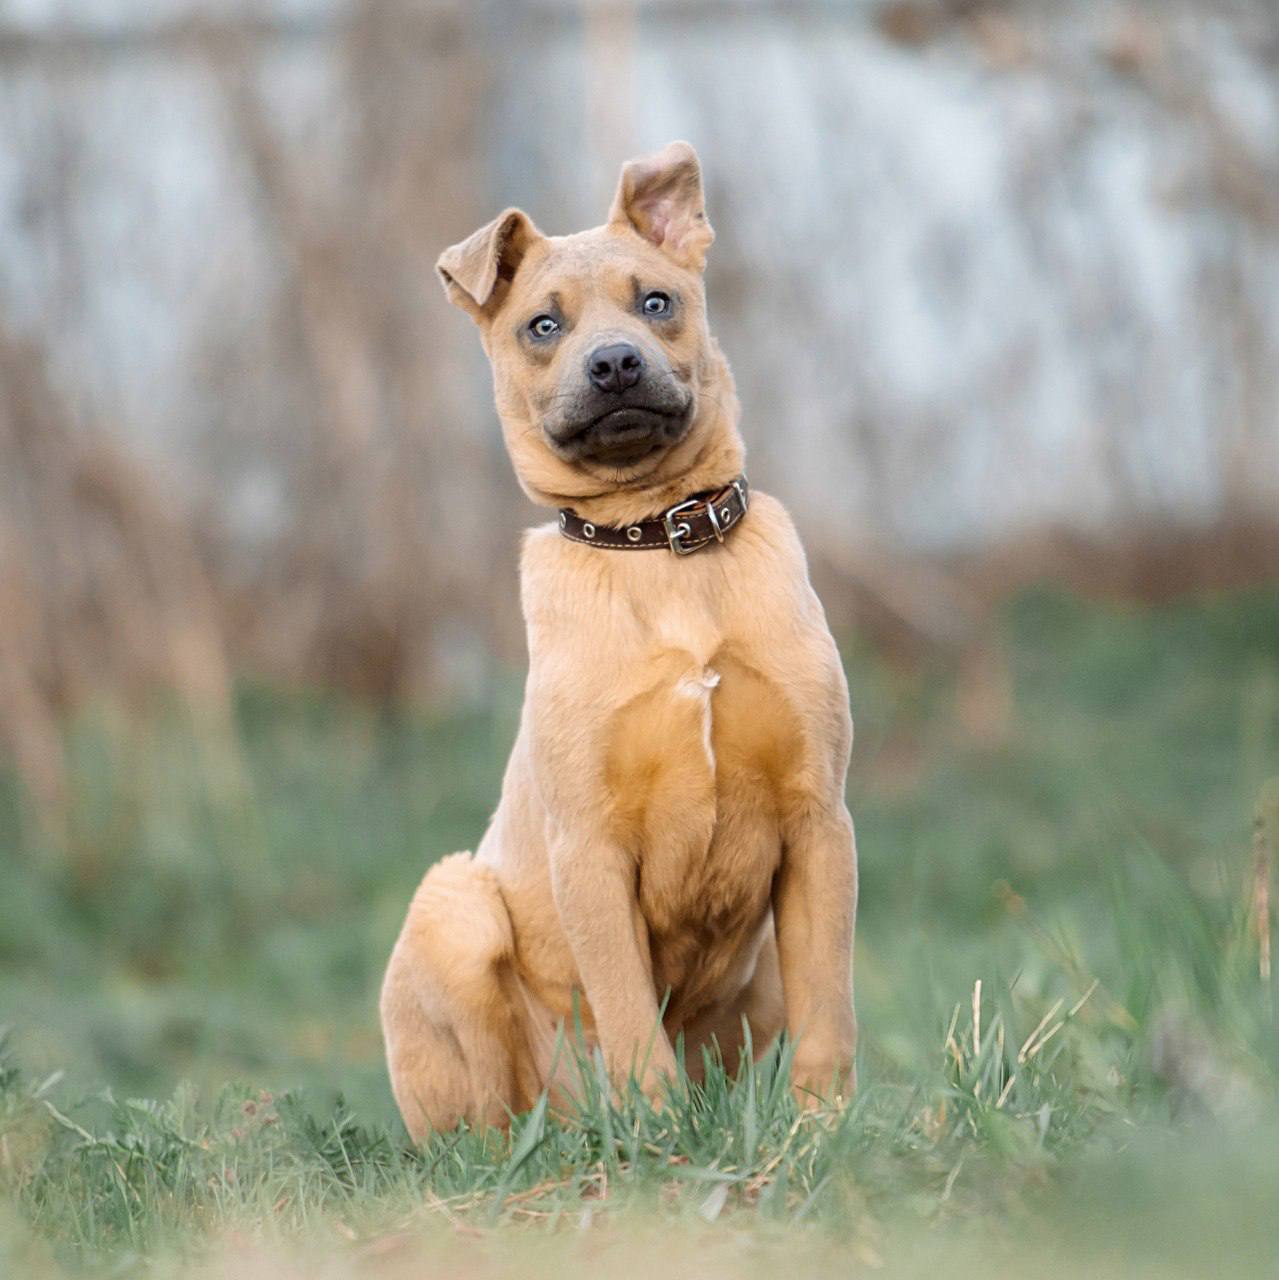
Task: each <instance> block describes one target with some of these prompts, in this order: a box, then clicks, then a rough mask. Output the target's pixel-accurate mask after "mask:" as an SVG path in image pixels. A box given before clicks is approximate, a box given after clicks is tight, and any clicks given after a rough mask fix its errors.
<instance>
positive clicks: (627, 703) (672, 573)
mask: <svg viewBox="0 0 1279 1280" xmlns="http://www.w3.org/2000/svg"><path fill="white" fill-rule="evenodd" d="M712 239H713V232H712V231H711V228H710V225H709V223H708V222H707V220H706V215H705V212H704V211H703V205H702V185H701V176H700V172H699V169H698V163H697V157H696V155H695V154H694V152H693V150H692V148H691V147H689V146H688V145H687V144H686V143H673V144H671V145H670V146H668V147H667V148H666V149H665V150H663V151H661V152H659V153H658V154H657V155H654V156H651V157H647V158H645V159H642V160H637V161H632V162H631V163H629V164H627V165H626V166H625V167H624V168H623V170H622V176H621V182H620V185H619V187H618V191H617V196H616V198H615V200H614V203H613V208H612V211H611V212H610V215H609V220H608V223H607V225H605V226H603V227H598V228H596V229H595V230H592V231H585V232H582V233H580V234H578V235H572V236H563V237H560V236H555V237H548V236H543V235H542V234H541V233H540V232H539V231H538V230H537V228H536V227H534V226H533V224H532V222H530V220H529V219H528V217H527V216H526V215H525V214H524V213H522V212H520V211H519V210H517V209H511V210H508V211H507V212H506V213H504V214H502V215H501V217H499V218H498V219H497V220H496V221H494V222H492V223H490V224H489V225H488V226H486V227H484V228H482V229H481V230H479V231H477V232H476V233H475V234H474V235H472V236H471V237H470V238H469V239H468V240H465V241H464V242H463V243H461V244H459V245H455V246H454V247H453V248H451V249H449V250H447V251H446V252H445V253H444V254H443V255H442V257H441V258H440V261H439V273H440V276H441V277H442V279H443V281H444V287H445V289H446V291H447V292H448V296H449V297H450V299H451V300H452V301H453V302H455V303H456V304H457V305H458V306H460V307H461V308H462V309H463V310H465V311H467V312H468V313H469V314H470V315H471V317H472V318H473V319H474V320H475V322H476V323H477V324H478V326H479V329H480V335H481V338H482V340H483V342H484V347H485V350H486V351H487V353H488V356H489V359H490V361H491V363H492V366H493V378H494V385H495V388H496V396H497V406H498V411H499V414H500V416H501V420H502V427H503V431H504V434H505V438H506V444H507V448H508V449H509V451H510V455H511V460H512V461H513V463H514V464H515V470H516V473H517V475H518V476H519V479H520V483H521V484H522V485H523V487H524V489H525V491H526V492H527V493H528V495H529V496H530V497H531V498H532V499H533V500H534V501H535V502H538V503H541V504H543V505H546V506H551V507H560V508H567V509H569V510H568V512H566V513H565V514H564V515H562V516H561V520H560V524H559V526H557V525H554V524H551V525H546V526H543V527H541V528H538V529H534V530H532V531H531V532H530V533H529V534H528V536H527V539H526V541H525V544H524V551H523V558H522V599H523V606H524V614H525V618H526V621H527V625H528V641H529V657H530V667H529V676H528V685H527V690H526V693H525V701H524V711H523V717H522V720H521V724H520V729H519V735H518V737H517V740H516V743H515V748H514V751H513V753H512V755H511V760H510V764H509V765H508V767H507V771H506V778H505V782H504V784H503V787H502V798H501V803H500V804H499V806H498V809H497V812H496V813H495V814H494V816H493V820H492V824H491V825H490V827H489V829H488V831H487V833H486V834H485V836H484V838H483V840H482V841H481V842H480V845H479V848H478V849H477V851H476V852H475V854H474V855H471V854H467V853H462V854H454V855H453V856H452V857H448V858H445V859H444V860H443V861H442V862H440V863H438V864H437V865H436V866H434V867H432V868H431V870H430V871H429V872H428V873H427V875H426V878H425V879H424V880H423V881H422V884H421V887H420V888H419V889H418V891H417V894H416V896H415V897H414V899H413V902H412V905H411V906H410V908H409V913H408V918H407V920H406V921H405V924H404V929H403V931H402V933H401V934H400V938H399V941H398V942H397V943H396V946H395V950H394V953H393V954H392V956H391V962H390V966H389V968H388V969H387V974H386V980H385V983H384V986H383V990H382V1006H381V1008H382V1025H383V1030H384V1033H385V1037H386V1047H387V1056H388V1060H389V1065H390V1074H391V1083H392V1086H393V1088H394V1091H395V1097H396V1100H397V1102H398V1103H399V1107H400V1111H401V1113H402V1114H403V1116H404V1120H405V1123H406V1124H407V1125H408V1128H409V1131H410V1132H411V1133H412V1134H413V1135H414V1136H415V1137H420V1136H421V1135H422V1134H424V1133H425V1132H427V1131H428V1130H429V1129H442V1128H446V1127H450V1126H452V1125H454V1124H456V1123H457V1122H458V1121H459V1120H463V1119H465V1120H468V1121H470V1122H472V1123H478V1124H482V1123H486V1122H487V1123H493V1124H503V1123H505V1122H506V1120H507V1118H508V1115H509V1113H511V1112H518V1111H520V1110H522V1109H524V1108H527V1107H528V1106H530V1105H531V1104H532V1103H533V1101H534V1100H535V1099H536V1098H537V1096H538V1095H539V1093H540V1092H541V1091H542V1090H543V1089H544V1088H551V1089H552V1090H553V1091H558V1090H570V1091H571V1088H572V1079H573V1074H574V1073H573V1072H572V1071H570V1070H569V1069H568V1067H567V1066H566V1065H565V1063H564V1062H563V1061H562V1060H561V1059H562V1058H563V1057H564V1056H566V1055H561V1056H560V1057H559V1058H557V1056H556V1043H557V1035H559V1034H561V1032H562V1029H563V1027H564V1026H565V1025H567V1026H568V1027H570V1028H571V1027H572V1026H573V1019H574V1016H575V1009H580V1017H581V1023H582V1026H583V1029H584V1032H585V1035H586V1037H587V1041H588V1043H589V1044H590V1045H591V1046H598V1047H599V1048H600V1049H602V1051H603V1054H604V1057H605V1060H606V1062H607V1064H608V1067H609V1070H610V1072H611V1073H612V1075H613V1078H614V1079H615V1080H616V1081H618V1082H619V1083H620V1082H623V1081H624V1080H625V1079H626V1078H627V1077H628V1076H629V1075H630V1074H631V1073H632V1072H633V1073H636V1074H637V1075H638V1076H639V1078H640V1083H641V1085H642V1086H643V1087H644V1089H645V1090H646V1092H648V1093H650V1095H657V1094H658V1093H659V1091H660V1084H661V1080H662V1077H663V1076H664V1075H666V1074H668V1073H671V1072H673V1071H674V1070H675V1067H676V1060H675V1053H674V1051H673V1049H672V1044H673V1043H674V1041H675V1039H676V1037H677V1036H678V1035H682V1036H683V1040H684V1047H685V1054H686V1058H687V1064H688V1069H689V1073H690V1075H693V1076H694V1077H695V1078H696V1076H697V1075H698V1072H699V1068H700V1064H701V1059H702V1054H701V1050H702V1048H703V1046H705V1045H707V1044H709V1043H710V1042H711V1041H712V1040H714V1041H717V1042H718V1044H719V1046H720V1048H721V1050H722V1051H723V1053H724V1056H725V1060H726V1062H727V1063H728V1065H729V1067H730V1069H732V1068H734V1067H735V1066H736V1063H737V1060H738V1055H739V1053H740V1051H741V1050H742V1048H743V1046H744V1033H743V1023H744V1022H745V1023H746V1024H748V1025H749V1028H750V1032H751V1043H752V1044H753V1045H754V1046H755V1048H756V1050H757V1051H762V1050H763V1049H764V1048H766V1047H767V1046H768V1045H769V1043H770V1042H771V1041H772V1040H774V1039H775V1037H776V1036H777V1034H778V1033H779V1032H780V1031H782V1030H783V1029H786V1030H788V1032H789V1034H790V1035H791V1036H792V1037H794V1038H795V1040H796V1041H797V1047H796V1051H795V1058H794V1067H793V1074H792V1081H793V1084H794V1086H795V1088H796V1089H797V1090H798V1091H800V1094H801V1097H802V1098H803V1100H805V1101H807V1102H812V1101H814V1100H816V1099H821V1098H825V1099H835V1098H837V1097H839V1096H840V1095H843V1094H846V1093H848V1092H850V1091H851V1090H852V1089H853V1087H854V1068H853V1053H854V1047H855V1039H856V1026H855V1022H854V1017H853V1003H852V971H851V949H852V940H853V920H854V915H855V911H856V897H857V870H856V853H855V850H854V844H853V827H852V822H851V820H850V818H849V816H848V811H847V809H846V808H845V805H844V779H845V774H846V771H847V767H848V756H849V749H850V744H851V739H852V725H851V722H850V720H849V714H848V693H847V687H846V684H845V680H844V673H843V669H842V667H841V665H840V661H839V655H838V653H837V652H836V649H835V644H834V642H833V641H832V639H831V636H830V632H829V630H828V628H827V626H826V620H825V615H824V614H823V612H822V607H821V605H820V603H819V602H818V600H817V597H816V596H815V595H814V593H813V590H812V587H811V586H810V585H809V581H808V573H807V567H806V565H805V561H804V552H803V549H802V548H801V546H800V543H799V540H798V538H797V537H796V535H795V530H794V528H793V526H792V525H791V522H790V519H789V517H788V516H787V514H786V512H785V510H784V509H783V508H782V506H781V504H780V503H778V502H776V501H775V500H773V499H771V498H768V497H765V496H764V495H762V494H761V495H757V496H755V498H754V500H753V501H752V502H751V503H750V509H749V514H745V513H744V508H745V506H746V493H745V490H744V489H743V488H742V487H740V486H739V487H738V488H734V487H733V483H732V482H733V481H734V480H735V478H737V477H738V476H739V473H740V472H741V468H742V443H741V439H740V437H739V435H738V430H737V419H738V407H737V400H736V396H735V393H734V389H733V382H732V377H731V375H730V374H729V371H728V366H727V364H726V363H725V361H724V358H723V356H722V355H721V354H720V351H719V348H718V347H717V346H716V345H715V342H714V341H713V340H712V338H711V337H710V334H709V332H708V330H707V324H706V308H705V295H704V289H703V284H702V276H701V272H702V267H703V263H704V259H705V255H706V251H707V249H708V248H709V246H710V243H711V240H712ZM709 494H715V495H718V496H717V497H716V498H715V500H714V502H713V503H712V504H711V506H710V515H709V516H708V515H707V514H706V511H707V509H706V505H705V503H704V502H703V503H699V504H696V505H693V506H684V505H683V504H685V503H686V502H687V501H688V500H689V499H690V496H691V495H709ZM670 508H676V511H675V512H674V513H673V514H672V515H671V516H670V518H668V519H665V520H663V519H661V515H662V513H663V512H666V511H667V510H668V509H670ZM655 516H656V517H658V518H659V519H658V520H657V521H654V520H653V519H651V518H652V517H655ZM738 520H740V523H737V521H738ZM730 523H732V524H733V525H734V527H732V528H726V527H725V526H727V525H728V524H730ZM566 534H567V535H569V536H563V535H566ZM712 534H713V535H715V536H712ZM592 541H594V542H596V544H597V545H594V546H592V545H589V544H590V543H591V542H592ZM605 543H607V544H608V545H604V544H605ZM583 544H586V545H583ZM692 545H698V546H700V548H701V549H699V550H697V551H696V554H688V555H684V554H672V552H673V551H678V552H687V551H688V550H690V547H691V546H692ZM663 1000H665V1001H666V1003H665V1009H664V1015H663V1013H662V1007H663V1006H662V1002H663ZM557 1064H558V1065H557Z"/></svg>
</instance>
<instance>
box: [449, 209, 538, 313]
mask: <svg viewBox="0 0 1279 1280" xmlns="http://www.w3.org/2000/svg"><path fill="white" fill-rule="evenodd" d="M541 238H542V233H541V232H540V231H539V230H538V229H537V228H536V227H535V226H534V225H533V222H532V220H531V219H530V218H529V216H528V214H526V213H525V212H524V211H523V210H521V209H507V210H506V212H505V213H501V214H499V215H498V216H497V217H496V218H494V219H493V221H492V222H490V223H488V224H487V225H486V226H483V227H481V228H480V229H479V230H478V231H476V232H473V233H472V234H471V235H469V236H467V238H466V239H465V240H463V241H461V242H460V243H459V244H455V245H453V246H452V247H451V248H449V249H445V250H444V252H443V253H442V254H440V257H439V261H438V262H436V264H435V269H436V271H438V272H439V275H440V279H441V280H442V281H443V283H444V292H445V293H446V294H448V297H449V301H450V302H452V303H454V304H455V305H456V306H459V307H461V308H462V310H463V311H466V312H469V313H470V315H471V317H472V319H474V320H475V321H477V322H478V323H483V322H486V321H487V320H488V319H489V318H491V316H492V315H493V312H494V311H496V310H497V307H498V304H499V303H500V302H501V300H502V298H503V296H504V295H505V291H506V286H507V285H509V283H510V282H511V280H513V279H514V278H515V272H516V270H517V268H518V267H519V265H520V262H521V260H522V259H523V257H524V255H525V254H526V253H527V252H528V250H529V246H530V245H532V244H533V243H534V242H535V241H537V240H540V239H541Z"/></svg>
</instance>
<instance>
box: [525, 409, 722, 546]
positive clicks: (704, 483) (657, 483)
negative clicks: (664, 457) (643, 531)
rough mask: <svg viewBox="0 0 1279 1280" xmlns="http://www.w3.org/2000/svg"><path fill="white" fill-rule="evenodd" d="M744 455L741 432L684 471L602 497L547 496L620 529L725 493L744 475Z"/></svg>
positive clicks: (715, 440)
mask: <svg viewBox="0 0 1279 1280" xmlns="http://www.w3.org/2000/svg"><path fill="white" fill-rule="evenodd" d="M743 463H744V450H743V448H742V441H741V437H740V436H739V435H738V433H737V429H736V427H734V428H733V429H732V430H731V431H722V432H717V433H715V435H713V436H708V438H707V439H706V440H705V441H704V442H702V447H701V448H700V449H699V450H698V451H697V452H696V453H695V454H694V456H693V457H692V458H691V460H689V462H688V463H687V464H686V465H684V466H681V467H675V468H671V469H669V470H667V469H666V468H661V469H659V472H658V473H657V474H654V475H653V476H650V477H646V478H645V479H644V480H643V481H640V482H636V483H634V484H632V485H626V486H612V487H609V488H604V489H601V490H600V491H598V492H585V493H573V494H556V495H549V494H548V495H547V497H548V498H549V499H550V501H549V502H548V505H550V506H554V507H568V508H570V509H571V510H573V511H576V512H577V514H578V515H579V516H581V517H582V518H583V519H585V520H590V521H593V522H594V523H595V524H599V525H609V526H613V527H620V526H622V525H627V524H631V523H632V522H633V521H636V520H644V519H647V518H648V517H650V516H656V515H660V514H661V513H662V512H663V511H665V510H667V509H668V508H669V507H673V506H675V504H676V503H679V502H684V501H685V500H686V499H687V498H689V497H690V496H691V495H692V494H695V493H707V492H710V491H712V490H718V489H723V488H724V487H725V486H726V485H728V484H730V483H731V482H732V481H733V479H734V478H735V477H737V476H739V475H741V473H742V467H743Z"/></svg>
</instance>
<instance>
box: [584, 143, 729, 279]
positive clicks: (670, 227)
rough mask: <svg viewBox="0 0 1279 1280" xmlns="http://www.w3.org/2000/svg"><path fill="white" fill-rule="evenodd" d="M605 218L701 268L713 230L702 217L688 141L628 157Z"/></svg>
mask: <svg viewBox="0 0 1279 1280" xmlns="http://www.w3.org/2000/svg"><path fill="white" fill-rule="evenodd" d="M608 220H609V224H610V225H612V226H629V227H631V228H633V229H634V230H635V231H638V232H639V234H640V235H642V236H643V237H644V239H645V240H647V241H648V242H649V243H650V244H655V245H656V246H657V247H658V248H659V249H661V251H662V252H663V253H665V254H668V255H669V256H670V257H671V258H673V259H674V260H675V261H676V262H678V263H679V265H680V266H681V267H688V268H689V269H690V270H693V271H701V270H702V268H703V267H704V266H705V265H706V251H707V249H709V248H710V247H711V241H712V240H714V239H715V232H714V231H712V230H711V224H710V223H709V222H708V221H707V220H706V203H705V200H704V198H703V196H702V170H701V166H700V165H699V164H698V162H697V152H696V151H694V150H693V148H692V147H691V146H689V144H688V143H687V142H672V143H670V144H669V145H668V146H665V147H663V148H662V149H661V150H660V151H656V152H654V153H653V154H652V155H650V156H641V157H640V158H639V159H637V160H628V161H627V162H626V163H625V164H624V165H623V166H622V176H621V178H620V180H619V181H618V184H617V194H616V195H615V196H614V197H613V208H612V209H611V210H610V212H609V215H608Z"/></svg>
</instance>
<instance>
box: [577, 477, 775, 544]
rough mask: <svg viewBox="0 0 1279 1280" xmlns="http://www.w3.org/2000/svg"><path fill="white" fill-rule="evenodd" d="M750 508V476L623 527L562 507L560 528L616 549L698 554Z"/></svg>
mask: <svg viewBox="0 0 1279 1280" xmlns="http://www.w3.org/2000/svg"><path fill="white" fill-rule="evenodd" d="M749 509H750V484H749V482H748V481H747V479H746V477H745V476H744V475H740V476H738V477H737V479H736V480H732V481H730V482H729V483H728V484H726V485H725V486H724V488H722V489H720V490H719V492H717V493H705V492H703V493H695V494H694V495H693V496H692V497H691V498H689V499H688V500H687V501H686V502H677V503H676V504H675V505H674V506H673V507H668V508H667V509H666V510H665V511H663V512H662V513H661V515H657V516H651V517H650V518H649V519H647V520H638V521H636V523H635V524H628V525H622V526H620V527H618V526H613V525H604V524H592V523H591V522H590V521H589V520H583V519H582V517H581V516H579V515H578V514H577V512H575V511H573V510H571V509H570V508H568V507H562V508H561V509H560V533H562V534H563V535H564V537H566V538H567V539H568V540H569V541H570V542H581V543H583V544H585V545H586V546H588V547H605V548H607V549H608V550H610V551H662V550H670V551H673V552H674V553H675V554H676V555H677V556H688V555H692V554H693V552H694V551H700V550H701V549H702V548H703V547H707V546H709V545H710V544H711V543H712V542H723V541H724V535H725V534H726V533H728V532H729V531H730V530H731V529H732V528H734V527H735V526H736V525H737V524H738V523H739V522H740V521H741V519H742V517H743V516H744V515H745V514H746V512H747V511H748V510H749Z"/></svg>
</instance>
